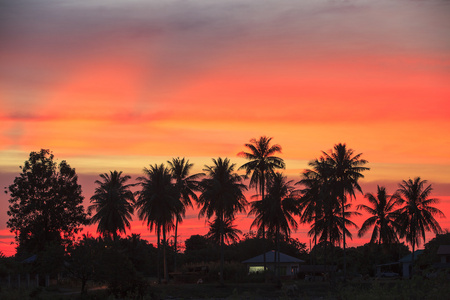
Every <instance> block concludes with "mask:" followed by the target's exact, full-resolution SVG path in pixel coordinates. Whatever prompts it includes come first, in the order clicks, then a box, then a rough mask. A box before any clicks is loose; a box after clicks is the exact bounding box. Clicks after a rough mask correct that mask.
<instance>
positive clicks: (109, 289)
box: [0, 233, 450, 299]
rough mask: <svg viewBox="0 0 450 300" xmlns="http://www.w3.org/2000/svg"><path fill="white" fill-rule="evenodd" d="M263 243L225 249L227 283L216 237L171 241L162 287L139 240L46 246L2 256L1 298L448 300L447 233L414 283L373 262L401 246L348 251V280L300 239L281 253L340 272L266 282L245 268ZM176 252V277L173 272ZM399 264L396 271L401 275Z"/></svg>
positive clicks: (335, 256) (431, 247) (421, 262)
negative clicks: (181, 246) (30, 255)
mask: <svg viewBox="0 0 450 300" xmlns="http://www.w3.org/2000/svg"><path fill="white" fill-rule="evenodd" d="M263 242H264V241H263V240H262V239H261V238H258V237H257V236H256V235H255V234H253V233H248V234H245V237H244V238H243V239H242V241H239V242H236V243H232V244H230V245H227V246H226V247H225V249H224V250H225V251H224V253H225V257H224V258H225V263H224V266H223V268H224V281H225V285H223V286H222V285H220V284H219V282H220V278H219V272H220V247H219V245H218V244H217V243H216V242H214V240H212V239H210V238H207V237H206V236H201V235H193V236H191V237H190V238H189V239H188V240H186V249H185V251H184V253H175V251H174V246H173V244H168V245H167V249H168V251H167V252H168V257H167V261H168V264H169V266H168V269H169V271H170V272H169V274H170V277H169V282H168V283H164V281H163V283H162V284H158V277H161V274H162V270H161V269H162V266H161V265H158V260H157V258H158V250H157V248H156V247H154V246H153V245H152V244H149V243H148V242H147V241H146V240H143V239H141V238H140V236H138V235H132V236H129V237H127V238H120V237H117V238H116V240H112V239H102V238H93V237H88V236H85V237H84V238H83V240H81V241H79V243H77V244H76V246H73V247H71V248H70V249H69V250H68V252H67V253H66V254H65V253H64V252H63V251H58V249H57V248H56V249H51V248H48V249H46V250H45V251H44V252H42V253H39V256H38V257H37V258H36V260H34V261H32V262H24V261H18V260H17V259H15V258H14V257H3V258H1V259H0V277H1V278H2V281H1V285H0V288H1V290H0V299H211V298H213V299H446V298H447V295H449V293H450V284H449V283H448V282H449V279H450V274H449V273H448V271H445V270H442V269H441V270H439V269H436V268H435V267H434V266H435V264H436V263H437V262H439V257H438V256H437V255H436V249H437V247H439V245H442V244H449V243H450V234H449V233H447V234H443V235H438V236H437V237H436V238H435V239H433V240H431V241H430V242H429V243H427V244H426V246H425V251H424V253H423V254H422V255H421V256H420V257H419V259H418V260H417V263H416V265H415V275H414V276H413V278H412V279H402V278H401V277H396V278H393V279H391V278H389V279H387V278H378V277H376V268H375V266H376V265H378V264H383V263H387V262H392V261H397V260H398V257H399V256H403V255H404V254H407V253H409V251H408V249H407V247H406V246H405V245H404V244H395V245H391V246H390V247H386V246H385V245H378V244H370V243H369V244H366V245H364V246H360V247H355V248H349V249H347V258H348V261H349V264H348V266H347V267H348V276H347V281H346V282H344V281H343V276H342V275H343V274H342V269H343V253H342V252H343V249H341V248H338V247H335V248H333V249H332V248H330V246H329V245H328V247H324V245H317V246H316V247H314V248H313V249H312V251H311V252H309V253H308V252H307V251H306V247H305V245H304V244H302V243H300V242H299V241H298V240H295V239H287V240H286V239H283V242H282V243H280V249H281V251H282V252H284V253H287V254H289V255H293V256H296V257H300V258H302V259H303V260H305V263H314V264H324V263H325V262H326V261H328V262H329V263H331V264H335V263H337V264H336V266H337V269H338V271H337V272H336V273H334V274H331V276H329V277H328V278H326V280H324V278H321V279H320V281H317V282H311V281H307V280H305V276H304V274H298V276H295V277H289V278H288V277H282V278H281V285H279V284H277V281H276V278H275V276H274V275H273V274H271V273H269V274H268V275H269V276H267V278H266V277H265V276H264V275H263V274H249V273H248V269H247V267H246V266H245V265H244V264H242V261H243V260H245V259H248V258H250V257H252V256H254V255H257V254H259V253H260V252H259V250H260V248H261V245H262V244H263ZM273 246H274V244H270V243H269V245H268V247H273ZM325 248H327V250H326V252H325ZM327 253H328V254H330V256H329V255H327ZM175 255H176V256H177V261H178V265H179V269H178V270H177V272H175V271H174V268H173V266H174V261H175ZM395 267H397V268H398V266H393V267H392V268H394V269H392V271H399V270H396V269H395ZM158 270H159V271H158ZM339 270H341V271H339ZM25 274H29V275H30V277H31V278H32V279H34V278H35V275H36V274H47V275H48V276H49V277H50V283H49V285H48V286H46V284H45V282H40V285H39V286H37V285H33V284H32V285H33V286H31V287H29V288H28V287H27V284H26V280H25V279H24V278H25V276H24V275H25ZM8 275H9V276H10V277H11V278H12V279H14V278H16V276H17V275H22V285H21V286H20V287H18V286H17V282H16V281H14V280H12V282H11V283H10V285H8V282H7V280H6V278H7V276H8ZM158 275H159V276H158ZM40 278H41V279H43V278H44V276H43V275H41V277H40ZM199 279H201V283H199Z"/></svg>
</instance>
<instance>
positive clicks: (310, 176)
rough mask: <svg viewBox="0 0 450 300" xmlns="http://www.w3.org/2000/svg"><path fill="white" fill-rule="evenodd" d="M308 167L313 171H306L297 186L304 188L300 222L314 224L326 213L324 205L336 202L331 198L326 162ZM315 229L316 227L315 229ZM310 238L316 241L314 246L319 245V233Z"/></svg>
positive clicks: (314, 163)
mask: <svg viewBox="0 0 450 300" xmlns="http://www.w3.org/2000/svg"><path fill="white" fill-rule="evenodd" d="M308 165H309V166H310V167H311V169H306V170H305V171H303V173H302V174H301V177H302V179H301V180H300V181H299V182H297V183H296V184H298V185H302V186H303V187H304V188H303V189H301V190H299V192H300V195H301V197H300V199H299V214H300V222H302V223H312V224H314V223H315V222H316V220H318V219H319V218H320V217H321V216H322V214H324V213H325V209H324V205H325V203H326V202H332V201H333V200H335V199H334V198H332V197H331V196H330V185H329V183H328V182H329V178H330V174H329V173H330V169H329V168H328V165H327V163H326V161H325V160H324V159H323V158H321V159H315V160H313V161H310V162H309V163H308ZM314 228H315V227H314ZM310 236H312V237H313V239H314V245H316V244H317V236H318V232H311V234H310Z"/></svg>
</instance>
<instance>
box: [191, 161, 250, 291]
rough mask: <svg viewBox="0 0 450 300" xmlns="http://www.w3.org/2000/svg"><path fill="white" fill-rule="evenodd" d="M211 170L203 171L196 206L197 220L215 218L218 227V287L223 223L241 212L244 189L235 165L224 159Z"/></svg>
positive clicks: (243, 205)
mask: <svg viewBox="0 0 450 300" xmlns="http://www.w3.org/2000/svg"><path fill="white" fill-rule="evenodd" d="M213 163H214V164H213V165H212V166H206V165H205V168H204V169H203V171H205V173H206V177H205V178H203V179H202V181H201V182H200V190H201V194H200V197H199V198H198V205H199V207H201V209H200V212H199V218H200V217H203V216H206V217H207V218H208V219H210V218H211V217H212V216H216V218H218V219H219V222H220V224H221V225H222V226H221V228H220V284H221V285H224V279H223V264H224V226H223V225H224V220H226V219H231V218H233V216H234V215H235V213H236V212H245V206H246V205H247V200H246V199H245V196H244V193H243V192H244V191H245V190H247V187H246V186H245V185H244V184H243V183H242V181H243V178H242V176H240V175H238V174H236V173H234V168H235V164H231V163H230V160H229V159H228V158H225V159H222V158H218V159H217V160H216V159H213Z"/></svg>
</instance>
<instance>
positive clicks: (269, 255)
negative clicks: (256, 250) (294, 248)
mask: <svg viewBox="0 0 450 300" xmlns="http://www.w3.org/2000/svg"><path fill="white" fill-rule="evenodd" d="M275 253H277V255H278V251H274V250H271V251H268V252H266V263H269V264H270V263H273V262H274V258H275V257H274V256H275ZM263 262H264V254H260V255H258V256H255V257H252V258H249V259H247V260H244V261H243V262H242V263H244V264H258V263H263ZM301 262H305V261H304V260H301V259H298V258H296V257H292V256H289V255H287V254H284V253H282V252H280V263H301Z"/></svg>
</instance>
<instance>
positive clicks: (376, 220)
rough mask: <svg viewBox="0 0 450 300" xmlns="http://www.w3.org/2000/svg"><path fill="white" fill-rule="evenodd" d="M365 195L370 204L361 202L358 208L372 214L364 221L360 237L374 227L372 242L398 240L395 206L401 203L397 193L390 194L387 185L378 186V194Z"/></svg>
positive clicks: (381, 242)
mask: <svg viewBox="0 0 450 300" xmlns="http://www.w3.org/2000/svg"><path fill="white" fill-rule="evenodd" d="M364 197H365V198H366V199H367V200H368V201H369V203H370V206H368V205H365V204H360V205H358V206H357V207H356V208H357V209H358V210H364V211H366V212H367V213H369V214H370V215H371V217H369V218H368V219H367V220H365V221H364V223H363V225H362V226H361V229H360V230H359V231H358V237H362V236H363V235H364V234H366V232H367V231H369V229H370V228H372V227H373V231H372V236H371V238H370V242H371V243H375V242H377V241H378V244H392V243H395V242H398V237H397V233H396V228H398V224H397V223H396V222H395V218H396V214H395V208H396V207H397V206H398V205H399V204H400V203H399V200H398V198H397V196H396V195H388V194H387V192H386V188H385V187H383V186H382V187H380V186H377V194H376V195H373V194H371V193H367V194H365V195H364Z"/></svg>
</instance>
